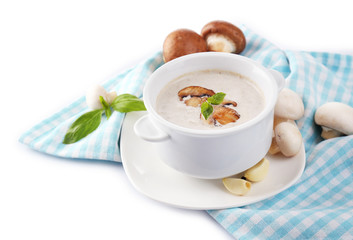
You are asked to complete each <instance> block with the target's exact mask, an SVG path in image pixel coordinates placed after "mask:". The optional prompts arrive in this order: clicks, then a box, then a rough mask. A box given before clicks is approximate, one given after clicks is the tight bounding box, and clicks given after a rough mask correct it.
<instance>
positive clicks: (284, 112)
mask: <svg viewBox="0 0 353 240" xmlns="http://www.w3.org/2000/svg"><path fill="white" fill-rule="evenodd" d="M275 115H276V116H278V117H281V118H286V119H292V120H298V119H300V118H301V117H303V115H304V104H303V101H302V99H301V98H300V96H299V95H298V94H297V93H296V92H294V91H292V90H290V89H289V88H283V89H282V90H281V92H280V93H279V94H278V99H277V102H276V105H275Z"/></svg>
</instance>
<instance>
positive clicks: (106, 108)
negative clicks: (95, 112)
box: [99, 96, 112, 119]
mask: <svg viewBox="0 0 353 240" xmlns="http://www.w3.org/2000/svg"><path fill="white" fill-rule="evenodd" d="M99 101H100V102H101V104H102V106H103V109H104V112H105V116H107V119H109V118H110V116H111V115H112V110H111V109H110V106H109V104H108V103H107V102H106V101H105V100H104V98H103V97H102V96H99Z"/></svg>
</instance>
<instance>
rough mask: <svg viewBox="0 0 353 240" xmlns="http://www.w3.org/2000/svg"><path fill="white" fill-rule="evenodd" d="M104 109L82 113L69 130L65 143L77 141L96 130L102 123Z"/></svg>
mask: <svg viewBox="0 0 353 240" xmlns="http://www.w3.org/2000/svg"><path fill="white" fill-rule="evenodd" d="M103 111H104V110H103V109H98V110H93V111H90V112H87V113H85V114H83V115H81V116H80V117H79V118H78V119H76V121H75V122H73V123H72V125H71V126H70V128H69V129H68V130H67V132H66V135H65V138H64V141H63V144H71V143H75V142H77V141H79V140H81V139H82V138H84V137H86V136H87V135H88V134H90V133H92V132H93V131H94V130H96V129H97V128H98V126H99V124H100V123H101V119H102V113H103Z"/></svg>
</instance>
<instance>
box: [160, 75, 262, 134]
mask: <svg viewBox="0 0 353 240" xmlns="http://www.w3.org/2000/svg"><path fill="white" fill-rule="evenodd" d="M212 92H213V93H212ZM220 92H221V93H225V97H224V100H223V101H222V103H220V104H215V105H214V104H211V106H212V107H213V112H212V114H211V115H210V116H208V118H207V120H206V119H205V117H204V115H203V114H202V113H203V111H201V104H202V103H204V102H208V100H209V101H210V100H211V99H208V98H209V97H211V96H212V95H214V94H216V95H218V94H217V93H220ZM264 106H265V98H264V95H263V92H262V90H261V89H260V88H259V87H258V86H257V84H256V83H255V82H254V81H252V80H250V79H248V78H246V77H244V76H241V75H240V74H237V73H234V72H228V71H222V70H205V71H196V72H192V73H187V74H185V75H182V76H180V77H178V78H176V79H174V80H172V81H171V82H169V83H168V84H167V85H166V86H165V87H164V88H163V89H162V90H161V91H160V93H159V95H158V96H157V101H156V111H157V113H158V114H159V115H161V116H162V117H163V118H164V119H166V120H167V121H169V122H172V123H174V124H177V125H180V126H183V127H187V128H192V129H220V128H229V127H233V126H237V125H239V124H242V123H244V122H246V121H249V120H250V119H252V118H254V117H255V116H256V115H258V114H259V113H260V112H261V111H262V110H263V109H264Z"/></svg>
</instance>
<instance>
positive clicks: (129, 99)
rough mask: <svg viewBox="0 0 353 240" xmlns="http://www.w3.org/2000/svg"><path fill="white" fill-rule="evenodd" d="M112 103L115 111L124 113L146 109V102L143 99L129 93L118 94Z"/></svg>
mask: <svg viewBox="0 0 353 240" xmlns="http://www.w3.org/2000/svg"><path fill="white" fill-rule="evenodd" d="M111 105H112V108H113V109H114V110H115V111H118V112H123V113H126V112H132V111H144V110H146V107H145V104H144V103H143V101H142V100H141V99H139V98H138V97H136V96H134V95H131V94H128V93H125V94H121V95H119V96H117V97H116V98H115V99H114V101H113V102H112V104H111Z"/></svg>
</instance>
